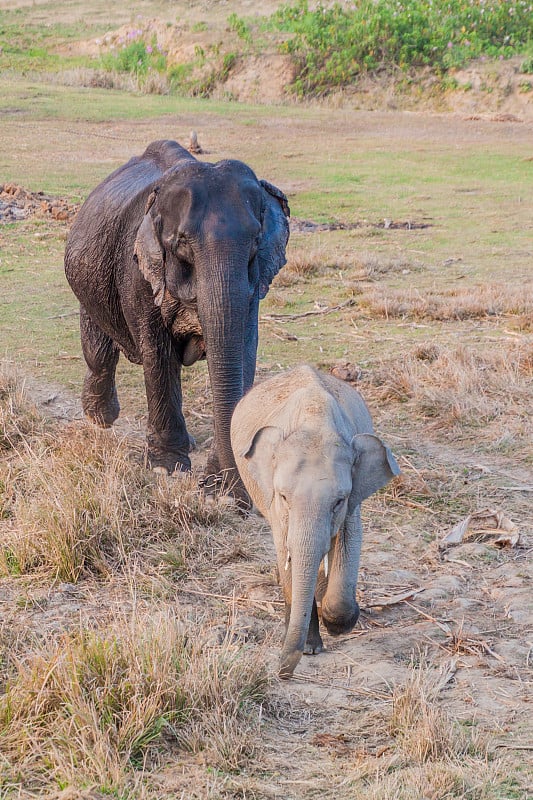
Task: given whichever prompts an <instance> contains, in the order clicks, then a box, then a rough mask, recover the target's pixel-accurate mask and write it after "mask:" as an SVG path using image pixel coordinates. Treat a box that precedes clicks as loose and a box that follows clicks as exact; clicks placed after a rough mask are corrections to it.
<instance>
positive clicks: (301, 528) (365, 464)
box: [232, 372, 399, 678]
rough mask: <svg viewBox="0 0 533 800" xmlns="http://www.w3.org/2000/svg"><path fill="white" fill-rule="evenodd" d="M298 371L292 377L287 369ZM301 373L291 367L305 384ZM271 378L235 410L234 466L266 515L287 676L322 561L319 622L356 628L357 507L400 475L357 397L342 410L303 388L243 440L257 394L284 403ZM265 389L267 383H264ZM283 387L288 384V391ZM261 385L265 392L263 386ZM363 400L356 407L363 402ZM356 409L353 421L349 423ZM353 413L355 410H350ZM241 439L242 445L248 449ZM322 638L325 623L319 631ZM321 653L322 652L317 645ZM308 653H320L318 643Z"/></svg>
mask: <svg viewBox="0 0 533 800" xmlns="http://www.w3.org/2000/svg"><path fill="white" fill-rule="evenodd" d="M288 374H289V375H291V373H290V372H289V373H288ZM300 374H301V373H296V376H295V374H294V372H293V375H292V377H293V381H294V383H295V384H297V383H298V380H299V375H300ZM268 383H269V381H266V382H265V384H263V385H259V386H258V387H255V388H254V389H252V391H251V392H250V393H249V394H248V395H247V396H246V397H245V398H244V400H243V401H241V404H239V406H238V407H237V409H236V414H235V416H234V421H233V423H232V438H233V440H234V446H235V448H236V455H237V446H238V447H239V451H238V456H237V463H238V466H239V470H240V473H241V476H242V478H243V481H244V484H245V486H246V487H247V488H248V491H249V492H250V495H251V496H252V498H253V500H254V501H255V503H256V505H257V507H258V508H259V510H260V511H261V512H262V513H263V515H264V516H265V517H266V518H267V519H268V520H269V522H270V523H271V526H272V532H273V535H274V543H275V546H276V552H277V559H278V569H279V574H280V580H281V584H282V587H283V590H284V595H285V601H286V604H287V611H288V613H287V617H288V624H287V630H286V635H285V640H284V644H283V650H282V654H281V666H280V676H281V677H283V678H288V677H290V676H291V675H292V673H293V671H294V669H295V667H296V665H297V664H298V662H299V660H300V658H301V656H302V653H303V652H304V648H305V645H306V640H307V637H308V633H309V627H310V623H312V614H313V612H314V613H315V614H316V608H315V609H313V603H314V597H315V590H316V587H317V580H318V576H319V569H320V565H321V563H322V564H323V572H324V575H323V577H324V578H325V581H324V583H325V587H323V590H322V591H321V592H319V596H318V599H319V600H322V621H323V622H324V623H325V625H326V627H327V629H328V631H329V632H330V633H332V634H335V635H336V634H339V633H345V632H347V631H349V630H351V629H352V628H353V626H354V625H355V623H356V621H357V618H358V615H359V608H358V605H357V602H356V598H355V590H356V584H357V572H358V567H359V555H360V549H361V522H360V505H361V502H362V501H363V500H364V499H365V498H367V497H369V496H370V495H371V494H372V493H373V492H375V491H377V490H378V489H379V488H381V487H382V486H384V485H385V484H386V483H387V482H388V481H389V480H390V479H391V478H392V477H393V475H395V474H397V473H398V472H399V469H398V465H397V463H396V461H395V459H394V456H393V455H392V453H391V452H390V450H389V449H388V448H387V447H386V446H385V445H384V444H383V443H382V442H381V441H380V440H379V439H378V438H377V437H376V436H375V435H374V434H373V433H371V432H362V433H355V434H354V429H355V430H357V427H358V425H360V424H361V423H363V426H362V427H363V429H364V428H365V427H366V428H368V429H369V430H371V425H370V424H369V419H370V418H369V416H368V412H367V410H366V406H364V403H363V401H362V399H361V398H360V396H359V395H358V394H357V393H355V392H354V390H352V389H351V388H350V387H347V386H345V387H344V389H345V391H346V392H351V393H353V394H354V395H357V398H358V401H357V402H354V403H351V404H350V403H348V404H347V405H346V407H345V408H341V406H340V404H339V403H338V401H337V400H336V399H335V398H334V397H332V396H331V395H330V394H329V393H328V392H325V391H324V389H323V387H317V386H316V385H315V386H309V385H308V386H305V387H304V388H300V389H299V390H295V391H294V392H293V393H292V394H291V395H290V396H289V398H288V400H287V399H285V401H284V402H283V405H282V409H281V411H280V410H279V409H278V413H276V409H274V411H273V412H271V413H270V414H269V419H268V422H269V424H267V425H265V426H264V427H260V428H257V426H256V428H255V430H253V431H252V435H251V436H250V437H249V438H248V439H246V438H245V437H244V436H241V435H240V433H241V431H246V429H247V422H248V421H249V419H250V417H251V411H252V410H253V409H254V408H255V409H256V410H258V408H257V406H256V404H255V403H254V393H257V394H258V395H259V399H260V403H259V404H258V405H260V407H261V408H263V409H269V410H270V409H272V407H273V406H275V405H276V403H277V402H279V397H280V391H279V385H278V384H276V391H275V392H272V394H271V396H270V400H271V402H270V404H269V403H268V398H269V393H268V387H267V385H268ZM265 387H267V388H265ZM285 388H286V387H285ZM261 390H262V391H261ZM358 403H359V405H358ZM353 409H355V416H356V419H352V420H350V419H349V412H350V410H353ZM347 411H348V413H346V412H347ZM242 445H244V446H242ZM316 636H318V642H319V644H320V645H321V641H320V637H319V635H318V623H317V630H316V635H315V644H316ZM319 649H320V648H319ZM311 652H317V650H316V649H314V647H313V649H312V650H311Z"/></svg>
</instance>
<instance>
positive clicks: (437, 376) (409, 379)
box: [370, 342, 533, 439]
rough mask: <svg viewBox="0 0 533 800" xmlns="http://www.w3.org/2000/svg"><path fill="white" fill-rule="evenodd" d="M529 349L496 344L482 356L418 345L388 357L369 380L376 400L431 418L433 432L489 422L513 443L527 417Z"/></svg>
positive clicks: (532, 374) (470, 351)
mask: <svg viewBox="0 0 533 800" xmlns="http://www.w3.org/2000/svg"><path fill="white" fill-rule="evenodd" d="M532 360H533V359H532V348H531V345H527V344H522V343H520V342H511V343H505V344H504V343H502V346H500V347H499V348H498V349H494V350H491V351H485V352H483V353H482V354H479V353H477V352H475V351H474V350H473V349H472V348H468V347H457V348H454V349H450V350H449V349H446V348H444V347H437V346H435V345H433V344H431V345H428V346H426V347H425V346H419V347H417V348H416V349H415V350H414V351H413V352H412V353H407V354H405V355H404V356H403V357H402V358H394V359H391V360H390V361H387V362H385V363H383V364H382V366H381V367H380V368H378V369H377V370H376V371H375V372H374V373H373V375H372V376H371V377H370V384H371V387H370V390H371V391H377V395H378V398H379V399H380V400H381V401H392V402H394V401H396V402H403V403H409V404H410V406H411V407H412V409H413V411H414V412H415V413H416V414H417V415H422V416H423V417H426V418H435V420H436V425H437V426H438V428H439V429H446V428H448V429H449V428H450V427H453V426H454V425H456V424H457V423H460V424H462V425H471V426H474V427H478V428H479V427H480V426H486V425H487V424H488V423H491V422H495V423H496V424H497V427H498V426H499V427H498V430H495V431H493V432H492V433H494V436H497V435H501V425H504V426H505V428H506V430H508V431H511V430H512V432H513V435H516V436H517V437H518V438H519V439H520V438H523V437H526V436H527V429H528V425H529V422H528V420H529V421H530V419H531V416H530V412H529V411H528V408H529V406H530V403H531V379H532V377H533V369H532Z"/></svg>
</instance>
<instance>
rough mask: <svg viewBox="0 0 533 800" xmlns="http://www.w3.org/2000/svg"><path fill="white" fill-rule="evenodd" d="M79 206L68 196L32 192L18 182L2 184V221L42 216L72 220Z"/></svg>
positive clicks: (0, 207)
mask: <svg viewBox="0 0 533 800" xmlns="http://www.w3.org/2000/svg"><path fill="white" fill-rule="evenodd" d="M78 208H79V204H77V203H72V202H71V201H70V200H68V199H67V198H66V197H52V196H51V195H47V194H45V193H44V192H30V191H29V190H28V189H25V188H24V187H23V186H18V185H17V184H16V183H5V184H3V185H0V223H2V222H18V221H20V220H22V219H27V218H28V217H33V216H35V217H41V218H51V219H56V220H60V221H63V222H71V221H72V220H73V218H74V216H75V214H76V212H77V210H78Z"/></svg>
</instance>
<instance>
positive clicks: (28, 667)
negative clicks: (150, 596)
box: [0, 609, 267, 791]
mask: <svg viewBox="0 0 533 800" xmlns="http://www.w3.org/2000/svg"><path fill="white" fill-rule="evenodd" d="M266 686H267V674H266V670H265V667H264V660H263V659H262V658H258V657H257V653H251V652H249V651H247V650H246V649H244V648H242V647H239V646H236V645H234V644H232V643H231V631H230V634H229V635H228V636H227V637H226V640H225V641H224V642H223V643H222V644H221V645H220V646H217V647H213V646H209V645H208V644H207V639H206V629H205V628H203V627H202V626H201V625H196V626H194V627H189V628H188V627H186V626H185V625H184V624H183V623H182V622H181V621H180V620H179V619H178V618H177V617H176V615H175V613H173V612H172V611H170V610H169V609H163V610H162V611H159V613H157V614H152V615H151V616H144V615H141V614H139V613H136V612H133V614H132V615H131V617H128V618H126V617H125V618H124V619H122V620H117V622H116V623H115V625H114V626H111V627H110V628H108V629H106V630H96V631H80V632H76V633H69V634H64V635H63V636H62V637H61V638H60V639H59V640H58V641H55V642H52V641H49V642H47V643H45V644H43V645H41V646H40V647H39V648H38V649H36V650H35V651H34V652H33V653H31V654H27V655H26V656H25V658H24V659H21V660H20V661H19V662H18V663H17V664H16V669H15V670H13V673H12V675H11V677H10V679H9V680H8V683H7V686H6V690H5V692H4V694H2V695H1V696H0V727H1V728H2V731H3V743H2V754H3V758H2V764H1V765H0V783H1V782H2V777H3V779H4V780H5V781H6V782H10V781H11V782H12V783H13V785H14V786H18V787H20V788H30V787H31V788H32V789H34V790H39V789H40V788H45V787H46V788H50V787H51V786H56V787H57V786H58V785H59V786H62V787H65V786H70V785H72V786H76V787H82V786H84V785H89V784H93V785H94V784H95V783H96V784H98V785H100V786H101V787H102V788H103V787H107V788H108V789H109V790H114V791H117V790H119V789H121V788H122V787H124V786H125V785H126V784H128V783H130V784H131V783H132V782H134V780H135V778H134V775H133V773H132V768H133V767H135V766H137V767H139V766H141V765H142V764H146V763H147V762H148V760H149V759H150V758H151V759H153V758H155V757H157V753H158V752H161V751H162V749H164V748H166V749H167V750H168V749H169V748H170V749H172V748H175V747H185V748H187V749H190V750H192V751H193V752H200V751H205V753H206V759H207V760H208V761H209V763H211V764H212V766H214V767H222V768H224V769H236V768H239V767H241V766H242V765H243V763H244V762H245V761H246V759H247V758H248V757H249V756H250V755H251V753H252V752H253V748H254V746H255V741H256V733H257V725H258V719H259V714H260V709H259V704H260V703H261V702H262V700H263V698H264V693H265V689H266Z"/></svg>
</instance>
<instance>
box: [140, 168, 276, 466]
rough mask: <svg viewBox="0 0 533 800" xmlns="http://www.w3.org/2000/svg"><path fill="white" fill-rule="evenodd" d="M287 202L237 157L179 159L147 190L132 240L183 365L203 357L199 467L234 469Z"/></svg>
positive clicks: (273, 187)
mask: <svg viewBox="0 0 533 800" xmlns="http://www.w3.org/2000/svg"><path fill="white" fill-rule="evenodd" d="M288 216H289V207H288V205H287V199H286V197H285V195H284V194H283V193H282V192H281V191H280V190H279V189H277V188H276V187H275V186H272V185H271V184H269V183H267V182H266V181H260V180H258V179H257V178H256V176H255V174H254V173H253V171H252V170H251V169H250V168H249V167H248V166H246V165H245V164H243V163H242V162H240V161H233V160H227V161H220V162H218V163H217V164H208V163H203V162H199V161H196V160H194V159H184V160H183V161H181V162H179V163H178V164H177V165H176V166H173V167H171V168H170V169H168V170H167V171H166V172H165V173H164V174H163V176H162V178H161V180H160V181H159V182H158V184H157V186H156V187H155V189H153V191H152V192H151V194H150V196H149V199H148V202H147V205H146V209H145V214H144V217H143V219H142V222H141V225H140V227H139V229H138V232H137V236H136V240H135V255H136V258H137V260H138V264H139V268H140V270H141V272H142V275H143V276H144V278H145V279H146V281H147V282H148V283H149V284H150V287H151V292H152V294H153V301H154V303H155V305H156V306H158V307H159V309H160V312H161V315H162V317H163V321H164V322H165V324H166V325H167V327H169V328H170V329H171V330H172V332H173V334H174V335H175V338H176V339H177V340H178V342H179V346H180V347H181V353H180V358H181V363H183V364H185V365H186V366H187V365H189V364H191V363H193V362H194V361H195V360H196V359H197V358H201V357H203V356H204V355H205V356H206V357H207V363H208V370H209V376H210V382H211V388H212V393H213V402H214V429H215V436H214V443H213V448H212V450H211V454H210V456H209V460H208V465H207V470H206V472H207V474H217V475H220V474H225V475H226V477H227V479H228V480H230V481H231V480H233V479H234V478H235V476H236V473H235V461H234V458H233V453H232V450H231V445H230V438H229V429H230V419H231V414H232V412H233V409H234V407H235V405H236V403H237V402H238V400H239V399H240V398H241V397H242V395H243V394H244V392H245V391H246V390H247V389H249V388H250V386H251V385H252V383H253V379H254V374H255V360H256V350H257V338H258V304H259V300H260V298H261V297H264V295H265V294H266V292H267V291H268V287H269V285H270V283H271V281H272V279H273V277H274V276H275V275H276V273H277V272H278V270H279V269H280V268H281V267H282V266H283V264H284V263H285V260H286V259H285V247H286V244H287V240H288V236H289V225H288Z"/></svg>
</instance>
